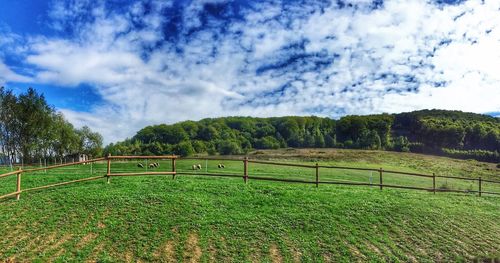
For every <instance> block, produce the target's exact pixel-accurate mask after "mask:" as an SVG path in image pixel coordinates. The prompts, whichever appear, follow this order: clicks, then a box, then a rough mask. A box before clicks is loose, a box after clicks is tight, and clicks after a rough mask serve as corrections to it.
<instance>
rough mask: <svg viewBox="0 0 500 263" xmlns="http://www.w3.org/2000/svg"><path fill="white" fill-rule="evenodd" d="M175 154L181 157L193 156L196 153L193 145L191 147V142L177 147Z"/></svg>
mask: <svg viewBox="0 0 500 263" xmlns="http://www.w3.org/2000/svg"><path fill="white" fill-rule="evenodd" d="M175 153H176V154H178V155H180V156H189V155H193V153H194V149H193V145H191V142H189V141H183V142H180V143H179V144H177V146H176V147H175Z"/></svg>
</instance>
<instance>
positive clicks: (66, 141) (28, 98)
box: [0, 87, 103, 164]
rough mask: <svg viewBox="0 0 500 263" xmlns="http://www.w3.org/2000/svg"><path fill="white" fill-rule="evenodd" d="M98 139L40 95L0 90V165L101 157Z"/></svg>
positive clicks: (0, 88)
mask: <svg viewBox="0 0 500 263" xmlns="http://www.w3.org/2000/svg"><path fill="white" fill-rule="evenodd" d="M102 141H103V139H102V136H101V135H100V134H99V133H97V132H93V131H92V130H91V129H90V128H89V127H87V126H84V127H82V128H79V129H77V128H75V127H73V125H72V124H71V123H70V122H68V121H67V120H66V119H65V118H64V116H63V114H62V113H61V112H58V111H56V110H55V109H54V107H52V106H50V105H49V104H48V103H47V101H46V100H45V97H44V96H43V94H39V93H37V91H36V90H35V89H33V88H29V89H28V90H27V91H26V92H25V93H21V94H19V95H16V94H14V92H13V91H12V90H10V89H6V88H4V87H0V157H1V159H0V160H1V162H2V164H11V163H17V162H22V163H38V162H42V160H43V162H44V163H45V162H49V163H55V162H61V161H62V160H63V158H64V157H67V156H69V155H74V154H86V155H88V156H90V157H96V156H101V155H102Z"/></svg>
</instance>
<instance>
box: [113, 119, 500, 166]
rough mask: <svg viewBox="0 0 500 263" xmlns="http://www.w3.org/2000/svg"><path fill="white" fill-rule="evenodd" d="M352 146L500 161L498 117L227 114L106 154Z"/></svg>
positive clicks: (145, 136) (150, 134)
mask: <svg viewBox="0 0 500 263" xmlns="http://www.w3.org/2000/svg"><path fill="white" fill-rule="evenodd" d="M285 147H295V148H312V147H314V148H324V147H329V148H332V147H336V148H354V149H373V150H391V151H403V152H419V153H430V154H438V155H447V156H451V157H456V158H465V159H476V160H481V161H489V162H500V155H499V152H500V119H499V118H495V117H491V116H487V115H482V114H475V113H468V112H461V111H446V110H421V111H413V112H405V113H399V114H376V115H365V116H358V115H350V116H345V117H342V118H340V119H339V120H334V119H330V118H320V117H315V116H310V117H299V116H288V117H273V118H255V117H223V118H211V119H203V120H200V121H184V122H179V123H175V124H172V125H166V124H161V125H154V126H147V127H145V128H143V129H142V130H140V131H138V132H137V134H136V135H135V136H134V137H132V138H130V139H126V140H125V141H123V142H118V143H116V144H110V145H108V146H107V147H106V148H105V153H111V154H113V155H118V154H144V155H153V154H172V153H173V154H179V155H192V154H195V153H200V154H201V153H208V154H217V153H219V154H243V153H246V152H248V151H250V150H251V149H277V148H285Z"/></svg>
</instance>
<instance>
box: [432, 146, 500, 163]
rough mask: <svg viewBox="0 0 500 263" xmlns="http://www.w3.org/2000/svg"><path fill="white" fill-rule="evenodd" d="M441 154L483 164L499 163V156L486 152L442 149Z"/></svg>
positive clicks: (495, 153) (496, 153)
mask: <svg viewBox="0 0 500 263" xmlns="http://www.w3.org/2000/svg"><path fill="white" fill-rule="evenodd" d="M441 150H442V153H443V154H444V155H446V156H449V157H453V158H459V159H474V160H478V161H483V162H495V163H500V154H499V153H498V152H497V151H495V152H492V151H487V150H456V149H448V148H442V149H441Z"/></svg>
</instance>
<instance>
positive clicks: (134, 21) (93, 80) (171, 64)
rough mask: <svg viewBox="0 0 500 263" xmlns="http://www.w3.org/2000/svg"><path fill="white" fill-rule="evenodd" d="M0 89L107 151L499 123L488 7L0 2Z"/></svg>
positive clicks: (360, 2) (455, 3)
mask: <svg viewBox="0 0 500 263" xmlns="http://www.w3.org/2000/svg"><path fill="white" fill-rule="evenodd" d="M0 85H3V86H5V87H7V88H11V89H13V90H15V91H16V92H22V91H23V90H25V89H26V88H27V87H29V86H32V87H34V88H36V89H38V90H39V91H41V92H43V93H44V94H45V95H46V97H47V99H48V101H49V103H51V104H53V105H54V106H56V108H57V109H58V110H60V111H62V112H63V113H64V114H65V116H66V117H67V118H68V119H69V120H70V121H71V122H72V123H74V124H75V125H76V126H82V125H89V126H90V127H92V128H93V129H95V130H97V131H99V132H101V133H102V134H103V135H104V138H105V141H106V142H112V141H116V140H121V139H124V138H126V137H129V136H132V135H133V134H134V133H135V132H136V131H137V130H139V129H140V128H142V127H143V126H145V125H150V124H158V123H172V122H176V121H181V120H186V119H193V120H197V119H201V118H206V117H218V116H228V115H251V116H282V115H311V114H314V115H319V116H328V117H333V118H338V117H341V116H343V115H346V114H371V113H382V112H391V113H392V112H401V111H411V110H417V109H424V108H440V109H452V110H463V111H471V112H477V113H488V114H491V115H498V112H500V103H499V101H500V1H497V0H484V1H483V0H468V1H467V0H427V1H424V0H390V1H389V0H336V1H332V2H328V1H299V0H297V1H238V0H234V1H223V0H203V1H154V0H142V1H123V0H115V1H99V0H93V1H90V0H79V1H76V0H68V1H54V0H52V1H41V0H32V1H27V0H16V1H11V0H0Z"/></svg>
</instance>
